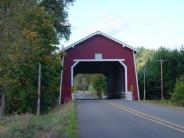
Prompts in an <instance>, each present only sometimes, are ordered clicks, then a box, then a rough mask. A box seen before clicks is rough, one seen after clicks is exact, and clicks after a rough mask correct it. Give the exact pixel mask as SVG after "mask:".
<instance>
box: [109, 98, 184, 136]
mask: <svg viewBox="0 0 184 138" xmlns="http://www.w3.org/2000/svg"><path fill="white" fill-rule="evenodd" d="M105 102H106V103H108V104H111V105H113V106H115V107H117V108H119V109H121V110H125V111H127V112H129V113H132V114H134V115H136V116H139V117H141V118H144V119H147V120H150V121H152V122H155V123H158V124H161V125H164V126H166V127H169V128H172V129H174V130H177V131H179V132H182V133H184V126H181V125H178V124H175V123H172V122H169V121H166V120H163V119H160V118H157V117H153V116H151V115H148V114H145V113H142V112H140V111H137V110H134V109H131V108H128V107H125V106H122V105H120V104H117V103H116V104H115V103H112V102H109V101H105Z"/></svg>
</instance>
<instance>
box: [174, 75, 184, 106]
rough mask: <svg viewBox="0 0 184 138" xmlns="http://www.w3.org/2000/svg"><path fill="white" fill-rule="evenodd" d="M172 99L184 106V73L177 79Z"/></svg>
mask: <svg viewBox="0 0 184 138" xmlns="http://www.w3.org/2000/svg"><path fill="white" fill-rule="evenodd" d="M171 101H172V102H173V103H175V104H177V105H181V106H184V75H182V76H181V77H180V78H179V79H177V81H176V84H175V88H174V93H173V94H172V96H171Z"/></svg>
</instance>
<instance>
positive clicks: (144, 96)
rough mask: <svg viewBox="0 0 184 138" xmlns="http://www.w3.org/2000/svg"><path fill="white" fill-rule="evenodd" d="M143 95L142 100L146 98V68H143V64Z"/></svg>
mask: <svg viewBox="0 0 184 138" xmlns="http://www.w3.org/2000/svg"><path fill="white" fill-rule="evenodd" d="M143 72H144V95H143V100H145V99H146V69H145V66H144V71H143Z"/></svg>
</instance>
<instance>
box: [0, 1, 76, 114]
mask: <svg viewBox="0 0 184 138" xmlns="http://www.w3.org/2000/svg"><path fill="white" fill-rule="evenodd" d="M73 1H74V0H39V1H38V0H28V1H27V0H1V1H0V97H1V98H0V101H1V102H0V104H1V111H4V108H5V111H6V113H24V112H32V113H35V111H36V104H37V87H38V64H39V63H40V64H41V65H42V72H41V73H42V78H41V82H42V85H41V91H42V93H41V99H42V100H41V105H42V106H41V111H42V112H46V111H48V110H49V109H51V108H53V107H54V106H55V105H56V104H57V101H58V100H56V99H57V97H58V95H59V83H60V71H61V64H60V56H61V55H60V54H59V52H58V51H59V48H58V44H59V40H61V39H66V40H68V39H69V35H70V24H69V22H68V7H69V6H70V5H71V4H72V3H73ZM1 113H2V112H1Z"/></svg>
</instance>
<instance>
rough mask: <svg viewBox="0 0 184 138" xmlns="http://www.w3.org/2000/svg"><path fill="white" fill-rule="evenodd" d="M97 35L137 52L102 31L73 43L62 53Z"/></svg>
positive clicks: (135, 50)
mask: <svg viewBox="0 0 184 138" xmlns="http://www.w3.org/2000/svg"><path fill="white" fill-rule="evenodd" d="M95 35H102V36H104V37H106V38H108V39H110V40H112V41H115V42H117V43H119V44H121V45H122V47H127V48H129V49H131V50H133V51H134V52H137V49H135V48H133V47H132V46H130V45H128V44H125V43H124V42H121V41H119V40H117V39H115V38H113V37H111V36H109V35H107V34H105V33H103V32H101V31H96V32H94V33H92V34H90V35H88V36H86V37H84V38H83V39H80V40H79V41H77V42H75V43H73V44H71V45H69V46H67V47H65V48H63V49H62V51H66V50H68V49H70V48H74V47H75V46H76V45H78V44H79V43H82V42H84V41H85V40H87V39H89V38H91V37H93V36H95Z"/></svg>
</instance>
